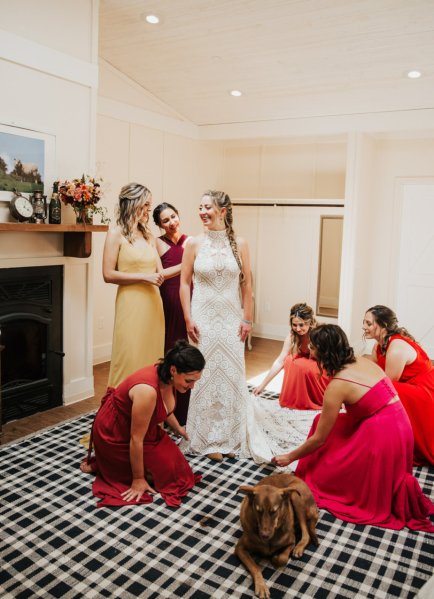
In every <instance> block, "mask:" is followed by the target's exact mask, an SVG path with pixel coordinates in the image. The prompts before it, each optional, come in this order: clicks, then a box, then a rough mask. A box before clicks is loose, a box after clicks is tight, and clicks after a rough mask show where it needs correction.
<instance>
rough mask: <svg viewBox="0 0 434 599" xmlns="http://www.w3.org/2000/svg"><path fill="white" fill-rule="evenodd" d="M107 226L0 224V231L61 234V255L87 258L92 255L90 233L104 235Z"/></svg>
mask: <svg viewBox="0 0 434 599" xmlns="http://www.w3.org/2000/svg"><path fill="white" fill-rule="evenodd" d="M107 230H108V226H107V225H73V224H71V225H37V224H33V223H0V231H8V232H11V233H12V232H20V233H63V234H64V235H63V255H64V256H71V257H73V258H88V257H89V256H90V255H91V253H92V233H104V232H105V231H107Z"/></svg>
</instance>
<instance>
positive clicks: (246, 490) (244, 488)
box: [238, 485, 255, 496]
mask: <svg viewBox="0 0 434 599" xmlns="http://www.w3.org/2000/svg"><path fill="white" fill-rule="evenodd" d="M254 492H255V487H250V486H249V485H241V487H240V488H239V489H238V493H244V495H250V496H251V495H253V493H254Z"/></svg>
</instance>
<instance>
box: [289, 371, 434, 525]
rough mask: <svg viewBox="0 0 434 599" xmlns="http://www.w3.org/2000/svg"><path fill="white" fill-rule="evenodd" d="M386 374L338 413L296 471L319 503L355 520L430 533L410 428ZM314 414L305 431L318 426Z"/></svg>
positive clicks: (432, 510)
mask: <svg viewBox="0 0 434 599" xmlns="http://www.w3.org/2000/svg"><path fill="white" fill-rule="evenodd" d="M394 396H396V391H395V389H394V388H393V385H392V383H391V381H390V380H389V379H388V378H387V377H385V378H383V379H381V380H380V381H379V382H378V383H376V384H375V385H374V386H373V387H372V388H370V389H369V390H368V391H367V392H366V393H365V395H364V396H363V397H362V398H361V399H360V400H359V401H358V402H356V403H355V404H352V405H347V406H346V410H347V413H340V414H339V415H338V418H337V421H336V423H335V426H334V427H333V430H332V432H331V433H330V435H329V437H328V438H327V440H326V442H325V443H324V445H323V446H322V447H320V448H319V449H317V450H316V451H314V452H313V453H311V454H310V455H308V456H306V457H304V458H302V459H300V461H299V463H298V466H297V469H296V474H297V476H299V477H300V478H302V479H303V480H304V481H305V482H306V483H307V484H308V485H309V487H310V488H311V490H312V493H313V495H314V497H315V500H316V502H317V504H318V506H319V507H320V508H323V509H326V510H328V511H329V512H331V513H332V514H334V515H335V516H336V517H338V518H341V519H342V520H346V521H347V522H354V523H356V524H372V525H375V526H381V527H384V528H391V529H393V530H400V529H402V528H404V527H405V526H407V527H408V528H411V529H413V530H424V531H429V532H434V525H433V524H432V522H430V520H429V519H428V515H432V514H434V504H433V503H432V501H431V500H430V499H429V498H428V497H426V496H425V495H424V494H423V493H422V490H421V488H420V486H419V483H418V481H417V480H416V478H415V477H414V476H413V475H412V460H413V433H412V430H411V426H410V422H409V419H408V416H407V414H406V412H405V410H404V408H403V406H402V404H401V402H400V401H397V402H394V403H391V404H389V401H390V400H391V399H392V398H393V397H394ZM319 416H320V415H319V414H318V415H317V416H316V417H315V420H314V422H313V424H312V428H311V431H310V433H309V436H311V435H312V434H313V433H314V432H315V429H316V427H317V424H318V420H319Z"/></svg>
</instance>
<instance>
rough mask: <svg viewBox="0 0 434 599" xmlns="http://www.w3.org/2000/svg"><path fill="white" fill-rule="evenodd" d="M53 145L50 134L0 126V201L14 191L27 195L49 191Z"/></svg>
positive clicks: (51, 177)
mask: <svg viewBox="0 0 434 599" xmlns="http://www.w3.org/2000/svg"><path fill="white" fill-rule="evenodd" d="M54 145H55V144H54V137H53V136H52V135H46V134H44V133H40V132H37V131H30V130H27V129H21V128H19V127H10V126H8V125H2V124H0V200H10V199H11V198H12V197H13V190H14V189H15V190H16V191H19V192H20V193H22V194H26V195H30V194H32V193H34V192H35V191H42V192H44V188H45V190H47V189H49V188H50V186H51V184H52V181H53V166H54ZM47 185H48V187H47Z"/></svg>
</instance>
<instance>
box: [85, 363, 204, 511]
mask: <svg viewBox="0 0 434 599" xmlns="http://www.w3.org/2000/svg"><path fill="white" fill-rule="evenodd" d="M139 384H146V385H150V386H151V387H153V388H154V389H155V390H156V392H157V403H156V406H155V410H154V413H153V414H152V417H151V421H150V423H149V427H148V431H147V433H146V435H145V438H144V441H143V463H144V468H145V472H146V473H149V474H151V475H152V479H153V484H152V486H153V488H154V489H155V490H156V491H158V493H160V495H161V496H162V498H163V499H164V501H165V502H166V503H167V505H170V506H173V507H177V506H179V505H180V504H181V498H182V497H184V496H185V495H187V493H188V491H189V490H190V489H191V488H192V487H193V486H194V485H195V483H196V482H198V481H199V480H200V476H198V475H194V474H193V472H192V470H191V468H190V466H189V464H188V462H187V460H186V459H185V457H184V456H183V454H182V453H181V451H180V450H179V448H178V446H177V445H176V444H175V443H174V442H173V441H172V439H171V438H170V437H169V435H168V434H167V433H166V432H165V431H164V430H163V429H162V428H161V427H160V426H159V423H161V422H163V421H164V420H166V418H167V417H168V416H169V414H167V412H166V408H165V405H164V403H163V399H162V397H161V393H160V387H159V379H158V374H157V368H156V366H145V368H142V369H140V370H138V371H137V372H135V373H134V374H132V375H131V376H129V377H127V378H126V379H125V380H124V381H123V382H122V383H121V384H120V385H118V387H116V389H114V388H112V387H110V388H109V389H108V390H107V392H106V394H105V396H104V398H103V399H102V401H101V407H100V409H99V411H98V413H97V415H96V417H95V421H94V424H93V428H92V440H93V446H94V448H95V460H96V470H97V472H96V477H95V481H94V483H93V487H92V491H93V494H94V495H95V497H99V498H100V499H101V501H100V502H99V503H98V507H101V506H105V505H131V504H133V505H135V504H137V503H151V502H152V495H150V494H148V493H144V494H143V495H142V497H141V499H140V501H139V502H137V501H136V500H134V501H131V502H127V501H124V500H123V499H122V497H121V493H123V492H124V491H127V490H128V489H129V488H130V486H131V482H132V472H131V465H130V433H131V409H132V402H131V399H130V398H129V391H130V389H131V388H132V387H134V386H135V385H139Z"/></svg>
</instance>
